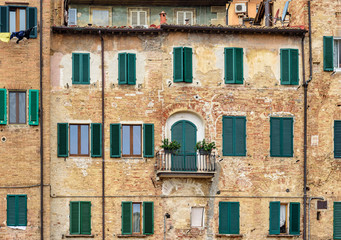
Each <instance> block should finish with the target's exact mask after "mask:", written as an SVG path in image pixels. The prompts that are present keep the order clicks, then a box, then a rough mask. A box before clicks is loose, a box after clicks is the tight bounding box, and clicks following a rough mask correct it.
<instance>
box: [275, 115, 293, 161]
mask: <svg viewBox="0 0 341 240" xmlns="http://www.w3.org/2000/svg"><path fill="white" fill-rule="evenodd" d="M293 122H294V120H293V118H280V117H271V118H270V156H271V157H292V156H293V144H294V143H293V142H294V141H293V138H294V134H293Z"/></svg>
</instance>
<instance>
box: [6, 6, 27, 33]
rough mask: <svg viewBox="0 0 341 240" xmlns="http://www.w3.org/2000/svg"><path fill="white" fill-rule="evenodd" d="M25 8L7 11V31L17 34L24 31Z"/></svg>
mask: <svg viewBox="0 0 341 240" xmlns="http://www.w3.org/2000/svg"><path fill="white" fill-rule="evenodd" d="M26 29H27V28H26V8H12V7H10V9H9V31H10V32H19V31H23V30H26Z"/></svg>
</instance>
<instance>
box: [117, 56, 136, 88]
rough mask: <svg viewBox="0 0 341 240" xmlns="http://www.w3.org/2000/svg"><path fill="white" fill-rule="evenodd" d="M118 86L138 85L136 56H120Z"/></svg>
mask: <svg viewBox="0 0 341 240" xmlns="http://www.w3.org/2000/svg"><path fill="white" fill-rule="evenodd" d="M118 84H119V85H123V84H128V85H135V84H136V54H134V53H119V54H118Z"/></svg>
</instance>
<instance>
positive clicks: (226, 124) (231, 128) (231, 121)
mask: <svg viewBox="0 0 341 240" xmlns="http://www.w3.org/2000/svg"><path fill="white" fill-rule="evenodd" d="M223 156H246V118H245V117H243V116H223Z"/></svg>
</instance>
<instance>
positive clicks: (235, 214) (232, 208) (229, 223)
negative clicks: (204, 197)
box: [219, 202, 240, 234]
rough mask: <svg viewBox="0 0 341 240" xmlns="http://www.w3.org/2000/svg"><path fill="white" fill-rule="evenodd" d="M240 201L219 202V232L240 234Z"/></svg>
mask: <svg viewBox="0 0 341 240" xmlns="http://www.w3.org/2000/svg"><path fill="white" fill-rule="evenodd" d="M239 221H240V220H239V202H219V234H239Z"/></svg>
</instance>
